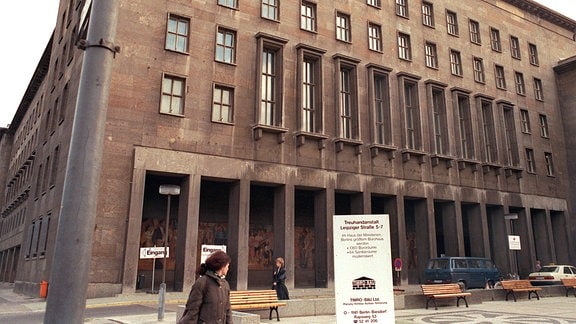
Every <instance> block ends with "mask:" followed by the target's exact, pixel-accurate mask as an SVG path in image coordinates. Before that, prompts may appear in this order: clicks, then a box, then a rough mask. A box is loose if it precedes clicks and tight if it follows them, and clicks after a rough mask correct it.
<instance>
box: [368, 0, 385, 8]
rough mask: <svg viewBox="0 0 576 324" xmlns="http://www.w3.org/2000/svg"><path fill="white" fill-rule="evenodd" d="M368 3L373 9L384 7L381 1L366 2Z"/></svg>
mask: <svg viewBox="0 0 576 324" xmlns="http://www.w3.org/2000/svg"><path fill="white" fill-rule="evenodd" d="M366 3H367V4H368V5H370V6H372V7H377V8H380V7H381V6H382V3H381V0H366Z"/></svg>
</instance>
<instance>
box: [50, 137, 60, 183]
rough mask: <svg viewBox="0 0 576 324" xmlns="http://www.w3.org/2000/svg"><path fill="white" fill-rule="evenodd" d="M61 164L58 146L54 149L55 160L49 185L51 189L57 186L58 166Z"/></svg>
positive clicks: (53, 160)
mask: <svg viewBox="0 0 576 324" xmlns="http://www.w3.org/2000/svg"><path fill="white" fill-rule="evenodd" d="M59 163H60V146H56V148H55V149H54V158H53V159H52V170H51V171H50V179H49V180H48V183H49V184H50V187H52V186H54V185H55V184H56V178H57V177H58V164H59Z"/></svg>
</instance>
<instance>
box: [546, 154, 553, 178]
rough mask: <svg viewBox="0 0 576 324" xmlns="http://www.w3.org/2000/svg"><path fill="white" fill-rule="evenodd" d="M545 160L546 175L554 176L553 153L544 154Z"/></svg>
mask: <svg viewBox="0 0 576 324" xmlns="http://www.w3.org/2000/svg"><path fill="white" fill-rule="evenodd" d="M544 159H545V160H546V175H547V176H550V177H552V176H554V161H553V160H552V153H549V152H544Z"/></svg>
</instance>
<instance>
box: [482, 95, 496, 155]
mask: <svg viewBox="0 0 576 324" xmlns="http://www.w3.org/2000/svg"><path fill="white" fill-rule="evenodd" d="M480 107H481V113H482V135H483V138H484V157H485V159H486V162H496V161H497V160H498V149H497V147H496V130H495V128H494V113H493V111H492V110H493V109H492V102H490V101H488V100H485V99H480Z"/></svg>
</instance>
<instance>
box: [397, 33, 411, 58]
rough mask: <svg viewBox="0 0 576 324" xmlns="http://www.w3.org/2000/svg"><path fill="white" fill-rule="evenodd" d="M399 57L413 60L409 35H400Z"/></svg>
mask: <svg viewBox="0 0 576 324" xmlns="http://www.w3.org/2000/svg"><path fill="white" fill-rule="evenodd" d="M398 57H399V58H401V59H403V60H408V61H410V60H412V48H411V45H410V35H408V34H404V33H398Z"/></svg>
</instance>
